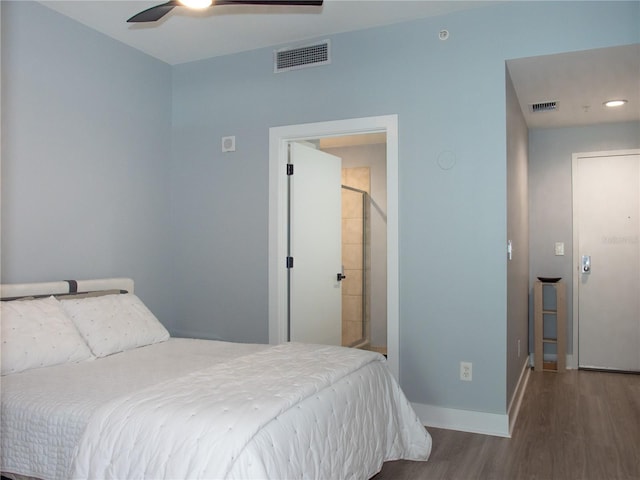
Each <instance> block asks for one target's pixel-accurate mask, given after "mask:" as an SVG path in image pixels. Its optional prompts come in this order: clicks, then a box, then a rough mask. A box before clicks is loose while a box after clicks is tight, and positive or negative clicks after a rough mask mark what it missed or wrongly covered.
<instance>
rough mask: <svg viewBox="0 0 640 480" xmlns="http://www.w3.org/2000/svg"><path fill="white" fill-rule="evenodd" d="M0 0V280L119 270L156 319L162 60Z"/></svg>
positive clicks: (163, 256) (165, 218)
mask: <svg viewBox="0 0 640 480" xmlns="http://www.w3.org/2000/svg"><path fill="white" fill-rule="evenodd" d="M1 3H2V13H3V14H2V22H3V25H2V281H3V282H26V281H46V280H59V279H63V278H96V277H102V276H130V277H133V278H134V280H136V283H137V286H138V290H137V292H138V293H139V294H140V296H141V298H143V300H144V301H145V302H146V303H147V304H148V305H149V306H150V308H152V309H153V310H154V311H155V312H156V313H157V314H158V316H159V317H160V318H161V319H162V320H163V321H165V322H168V321H169V320H170V319H171V318H172V315H170V309H171V302H170V299H169V298H167V292H168V291H169V289H168V288H167V287H168V286H169V285H170V284H169V275H170V270H169V267H170V263H169V254H170V246H169V236H170V228H169V225H168V224H169V182H168V173H169V158H170V136H171V135H170V127H171V74H170V66H169V65H167V64H165V63H163V62H160V61H158V60H154V59H152V58H150V57H149V56H147V55H144V54H142V53H140V52H137V51H135V50H133V49H131V48H129V47H126V46H125V45H123V44H121V43H119V42H116V41H114V40H112V39H110V38H108V37H106V36H104V35H101V34H98V33H97V32H95V31H93V30H90V29H88V28H86V27H84V26H81V25H80V24H79V23H77V22H74V21H72V20H70V19H68V18H67V17H64V16H62V15H59V14H58V13H55V12H53V11H52V10H50V9H48V8H46V7H43V6H42V5H39V4H37V3H35V2H6V1H3V2H1Z"/></svg>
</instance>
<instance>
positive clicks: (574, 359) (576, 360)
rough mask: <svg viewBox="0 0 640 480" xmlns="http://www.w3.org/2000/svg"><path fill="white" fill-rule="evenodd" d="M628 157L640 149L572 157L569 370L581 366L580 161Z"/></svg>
mask: <svg viewBox="0 0 640 480" xmlns="http://www.w3.org/2000/svg"><path fill="white" fill-rule="evenodd" d="M626 155H640V149H629V150H606V151H600V152H580V153H574V154H572V156H571V190H572V214H573V223H572V228H573V260H572V268H573V282H572V287H571V296H572V297H573V302H572V306H573V312H572V330H573V339H572V341H573V354H572V355H568V356H567V368H573V369H577V368H579V366H580V351H579V349H580V343H579V330H580V296H579V294H580V252H579V238H578V208H577V204H578V199H577V182H578V175H577V174H578V160H579V159H581V158H593V157H615V156H626Z"/></svg>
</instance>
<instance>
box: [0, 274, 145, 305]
mask: <svg viewBox="0 0 640 480" xmlns="http://www.w3.org/2000/svg"><path fill="white" fill-rule="evenodd" d="M102 290H120V291H121V292H126V293H133V280H132V279H131V278H98V279H93V280H60V281H58V282H41V283H7V284H3V285H0V297H2V300H10V299H14V298H20V297H38V296H48V295H64V294H73V293H84V292H99V291H102Z"/></svg>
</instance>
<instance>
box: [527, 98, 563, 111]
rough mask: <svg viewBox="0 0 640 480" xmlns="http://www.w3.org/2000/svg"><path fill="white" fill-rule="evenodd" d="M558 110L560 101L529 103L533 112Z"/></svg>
mask: <svg viewBox="0 0 640 480" xmlns="http://www.w3.org/2000/svg"><path fill="white" fill-rule="evenodd" d="M556 110H558V102H556V101H553V102H540V103H532V104H531V105H529V111H530V112H531V113H539V112H555V111H556Z"/></svg>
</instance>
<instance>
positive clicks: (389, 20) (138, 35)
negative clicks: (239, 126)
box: [40, 0, 495, 65]
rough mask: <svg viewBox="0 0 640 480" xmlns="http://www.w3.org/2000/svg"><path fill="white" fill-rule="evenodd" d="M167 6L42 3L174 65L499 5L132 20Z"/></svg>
mask: <svg viewBox="0 0 640 480" xmlns="http://www.w3.org/2000/svg"><path fill="white" fill-rule="evenodd" d="M165 1H166V0H155V1H154V0H151V1H147V0H97V1H96V0H80V1H78V0H62V1H60V0H42V1H41V2H40V3H42V4H43V5H46V6H47V7H49V8H52V9H53V10H57V11H58V12H60V13H62V14H64V15H67V16H68V17H71V18H73V19H75V20H77V21H79V22H81V23H84V24H85V25H88V26H89V27H91V28H93V29H95V30H98V31H100V32H102V33H104V34H106V35H109V36H110V37H113V38H115V39H117V40H120V41H121V42H124V43H126V44H128V45H131V46H132V47H134V48H137V49H138V50H141V51H143V52H145V53H147V54H149V55H151V56H153V57H156V58H159V59H160V60H163V61H165V62H167V63H169V64H171V65H175V64H178V63H185V62H191V61H194V60H202V59H204V58H211V57H215V56H219V55H228V54H230V53H238V52H242V51H247V50H255V49H257V48H262V47H268V46H272V45H283V44H288V43H296V42H300V41H303V40H306V39H312V38H313V39H316V38H318V37H322V36H323V35H329V34H334V33H341V32H349V31H353V30H361V29H364V28H370V27H376V26H380V25H389V24H393V23H399V22H404V21H407V20H412V19H416V18H423V17H430V16H435V15H442V14H445V13H450V12H454V11H457V10H463V9H469V8H479V7H481V6H485V5H490V4H493V3H495V2H487V1H477V0H472V1H425V0H324V4H323V5H322V6H321V7H300V6H298V7H281V6H247V5H243V6H239V5H220V6H217V7H216V6H214V7H211V8H208V9H206V10H204V11H197V10H189V9H187V8H185V7H176V8H174V9H173V10H171V12H170V13H169V14H167V15H166V16H164V17H163V18H162V19H161V20H159V21H158V22H152V23H144V24H132V23H126V20H127V19H128V18H130V17H131V16H132V15H134V14H136V13H138V12H140V11H142V10H145V9H147V8H149V7H152V6H154V5H160V4H162V3H165Z"/></svg>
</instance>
